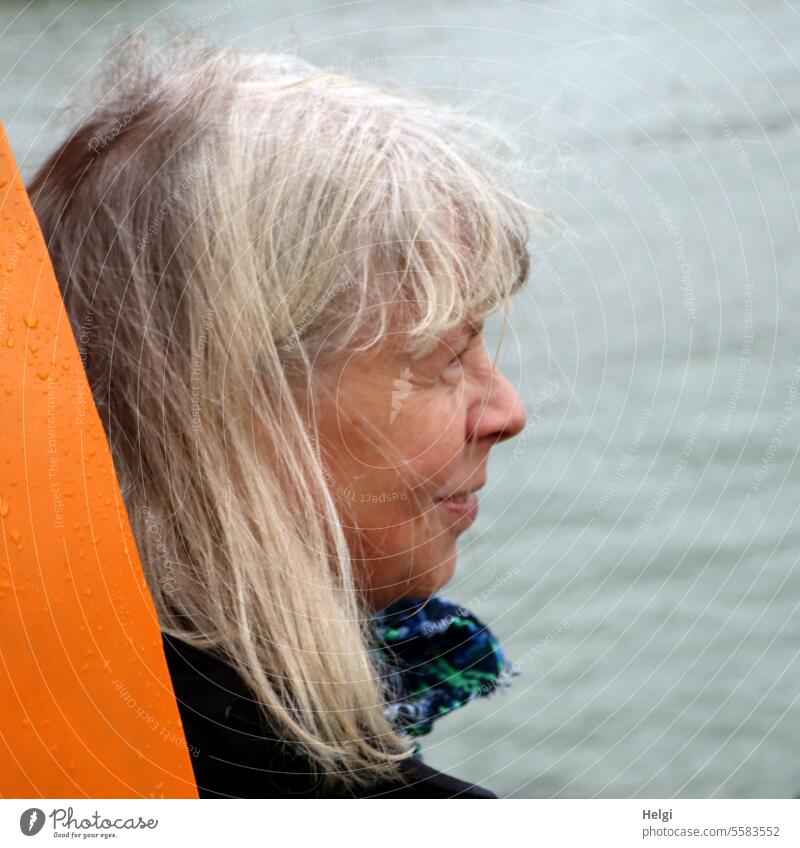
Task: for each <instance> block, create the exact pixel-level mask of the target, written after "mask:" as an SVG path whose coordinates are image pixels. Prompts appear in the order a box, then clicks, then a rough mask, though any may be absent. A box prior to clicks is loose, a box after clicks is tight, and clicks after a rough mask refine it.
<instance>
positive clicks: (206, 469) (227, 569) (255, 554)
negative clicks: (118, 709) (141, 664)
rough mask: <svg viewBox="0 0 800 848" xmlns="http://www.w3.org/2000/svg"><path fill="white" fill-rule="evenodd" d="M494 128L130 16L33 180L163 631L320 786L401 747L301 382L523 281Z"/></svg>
mask: <svg viewBox="0 0 800 848" xmlns="http://www.w3.org/2000/svg"><path fill="white" fill-rule="evenodd" d="M502 145H503V139H502V136H501V135H497V134H495V133H494V131H493V130H492V129H491V128H490V127H487V126H485V125H484V124H482V123H481V122H480V121H477V120H475V119H473V118H471V117H469V116H468V115H466V114H462V113H460V112H459V111H457V110H453V109H448V108H444V107H441V106H438V105H435V104H433V103H428V102H425V101H423V100H421V99H413V98H410V97H406V96H401V95H400V94H397V93H394V92H392V91H390V90H385V89H382V88H380V87H377V86H373V85H368V84H366V83H362V82H359V81H356V80H354V79H351V78H348V77H346V76H343V75H340V74H338V73H332V72H329V71H325V70H320V69H317V68H314V67H313V66H311V65H309V64H307V63H306V62H304V61H301V60H300V59H297V58H295V57H291V56H288V55H283V54H269V53H259V52H245V51H240V50H236V49H232V48H220V47H215V46H212V45H211V44H209V43H208V42H207V41H205V40H204V39H201V38H199V37H197V36H185V37H182V38H179V39H176V40H173V42H172V43H170V44H169V45H166V46H162V47H159V48H155V47H154V46H153V45H152V43H151V41H150V40H149V39H147V38H144V37H142V36H140V35H130V36H127V37H126V38H125V39H123V41H122V42H121V43H120V44H119V45H118V46H117V47H116V48H115V50H114V58H113V60H112V61H111V62H109V63H108V65H107V68H106V72H105V74H104V75H103V76H102V77H101V79H100V82H99V90H98V92H97V97H96V98H95V102H94V103H93V104H92V108H91V111H90V114H89V116H88V117H87V118H86V120H85V121H83V122H82V123H81V124H80V126H78V128H77V129H76V130H75V131H74V132H73V133H72V134H71V135H70V137H69V138H68V139H67V140H66V141H65V142H64V143H63V144H62V145H61V146H59V147H58V149H57V150H56V151H55V152H54V153H53V154H52V156H51V157H50V158H49V159H48V161H46V162H45V164H44V165H43V166H42V167H41V169H40V170H39V171H38V173H37V174H36V176H35V177H34V179H33V181H32V183H31V185H30V186H29V193H30V196H31V199H32V202H33V206H34V209H35V212H36V215H37V217H38V219H39V222H40V224H41V226H42V229H43V232H44V235H45V239H46V241H47V244H48V247H49V251H50V255H51V257H52V259H53V264H54V266H55V271H56V276H57V278H58V280H59V283H60V285H61V289H62V293H63V296H64V300H65V303H66V307H67V310H68V313H69V316H70V321H71V324H72V327H73V330H74V332H75V335H76V337H77V338H78V340H79V346H80V350H81V355H82V358H83V359H84V362H85V368H86V372H87V375H88V378H89V383H90V386H91V389H92V393H93V396H94V400H95V402H96V404H97V407H98V409H99V412H100V417H101V420H102V421H103V424H104V427H105V429H106V433H107V436H108V439H109V442H110V445H111V451H112V455H113V459H114V463H115V467H116V470H117V473H118V476H119V480H120V484H121V487H122V493H123V497H124V500H125V505H126V507H127V511H128V515H129V516H130V520H131V523H132V526H133V530H134V534H135V538H136V542H137V545H138V549H139V553H140V556H141V560H142V563H143V567H144V569H145V574H146V578H147V581H148V585H149V588H150V591H151V594H152V597H153V600H154V602H155V606H156V610H157V613H158V616H159V620H160V624H161V627H162V629H163V630H164V631H165V632H167V633H168V634H171V635H173V636H175V637H178V638H180V639H183V640H185V641H187V642H190V643H191V644H193V645H195V646H197V647H199V648H201V649H205V650H209V651H212V652H214V653H215V654H216V655H217V656H219V657H221V658H222V659H224V660H225V661H226V662H228V663H230V664H231V665H232V666H234V667H235V669H236V670H237V671H238V672H239V673H240V674H241V676H242V678H243V679H244V681H245V682H246V683H247V684H248V685H249V686H250V688H251V689H252V691H253V693H254V694H255V696H256V697H257V698H258V701H259V703H260V704H261V706H262V709H263V713H264V717H265V719H266V721H267V723H268V726H269V727H270V728H272V729H273V730H274V731H275V732H276V733H278V734H279V735H282V736H283V737H285V738H286V739H289V740H290V741H292V742H293V743H295V744H296V745H297V746H298V747H299V749H300V750H302V751H303V752H304V753H305V754H306V755H307V756H308V757H309V759H310V761H311V763H312V764H313V765H314V766H315V767H316V768H317V769H318V771H319V773H320V774H321V775H323V776H324V779H325V780H326V781H328V782H329V783H330V784H339V785H341V784H345V785H348V786H355V785H367V784H369V783H371V782H373V781H375V780H377V779H387V778H397V777H398V776H399V771H398V761H399V760H402V759H403V758H405V757H408V756H409V755H410V754H411V753H412V751H413V746H412V744H411V742H410V741H409V739H408V738H407V737H406V736H405V735H404V734H402V733H399V732H398V731H397V730H396V729H395V728H393V727H392V726H391V725H390V724H389V723H388V722H387V720H386V718H385V717H384V712H383V709H384V706H385V703H386V700H387V697H388V694H387V692H386V691H385V690H384V688H383V686H382V683H381V679H380V674H379V669H378V667H377V666H376V663H375V661H374V659H373V658H372V655H371V653H370V650H369V649H370V647H371V644H372V643H371V633H370V630H369V627H368V625H367V615H368V610H366V609H365V608H364V605H363V601H362V600H361V595H360V593H359V592H358V591H357V587H356V585H355V582H354V575H353V568H352V562H351V551H349V550H348V545H347V543H346V540H345V536H344V533H343V530H342V527H341V522H340V521H339V516H338V514H337V511H336V503H335V499H334V497H333V496H332V493H331V491H330V486H329V480H328V476H329V475H327V473H326V469H325V468H324V466H323V462H322V460H321V456H320V452H319V445H318V444H317V441H316V439H315V437H314V433H313V432H310V428H309V427H308V422H307V419H306V418H304V415H303V413H302V410H301V407H302V405H303V403H304V400H303V399H304V398H305V402H308V399H309V398H312V399H313V396H314V391H315V389H314V386H315V385H316V384H317V383H316V380H317V375H319V374H323V373H325V368H326V365H327V364H332V363H336V362H337V361H339V359H340V358H341V357H342V356H343V355H345V354H348V353H352V352H353V351H355V350H366V349H369V348H370V347H371V346H373V345H375V344H380V343H381V341H382V340H383V339H385V338H386V336H387V333H390V332H394V331H396V330H398V329H401V330H402V331H403V333H405V334H406V335H405V338H407V339H408V340H409V343H410V345H411V346H412V348H413V349H414V351H415V352H416V354H417V355H423V354H424V353H425V352H426V351H427V350H430V348H431V346H432V345H433V343H434V342H435V340H436V338H437V337H438V336H440V335H441V334H442V333H444V332H446V331H447V330H449V329H451V328H453V327H455V326H456V325H457V324H458V323H459V322H460V321H461V320H463V318H464V317H465V316H467V315H471V316H481V315H488V314H490V313H492V312H494V311H495V310H498V309H500V308H502V307H504V306H505V305H506V304H507V302H508V299H509V297H510V296H511V294H512V293H513V292H514V291H515V290H516V289H517V288H519V286H520V285H522V283H523V282H524V281H525V279H526V277H527V274H528V262H529V255H528V247H527V245H528V241H529V239H530V222H531V220H532V219H533V213H535V212H537V210H534V209H533V208H532V207H531V206H529V205H527V204H526V203H524V202H522V201H521V200H519V199H517V198H516V196H515V194H514V192H513V190H512V189H511V187H510V184H509V183H508V181H507V180H506V178H505V177H504V176H503V171H502V166H498V162H499V161H500V160H501V159H502V156H501V155H500V154H501V153H502V150H503V149H506V148H503V147H502ZM498 151H499V152H498Z"/></svg>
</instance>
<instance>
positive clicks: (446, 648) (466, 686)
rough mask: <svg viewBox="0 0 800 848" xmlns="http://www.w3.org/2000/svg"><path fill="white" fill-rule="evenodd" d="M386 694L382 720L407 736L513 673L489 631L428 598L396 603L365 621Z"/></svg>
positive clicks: (440, 601)
mask: <svg viewBox="0 0 800 848" xmlns="http://www.w3.org/2000/svg"><path fill="white" fill-rule="evenodd" d="M371 623H372V625H373V630H374V633H375V636H376V639H377V642H378V646H377V648H375V649H374V650H375V652H376V654H377V657H378V659H379V661H380V662H379V664H380V666H381V668H382V678H383V680H384V682H385V684H386V687H387V691H388V693H389V694H388V702H387V706H386V708H385V713H386V717H387V719H389V721H390V722H391V723H392V724H393V725H395V726H396V727H397V728H398V729H400V730H402V731H404V732H406V733H407V734H409V735H411V736H423V735H425V734H426V733H430V731H431V730H432V728H433V722H434V721H435V720H436V719H437V718H440V717H441V716H443V715H446V714H447V713H450V712H452V711H453V710H455V709H458V708H459V707H462V706H463V705H464V704H466V703H468V702H469V701H471V700H473V699H474V698H477V697H481V696H485V695H489V694H490V693H492V692H494V691H495V690H496V689H500V690H503V689H506V688H507V687H508V686H509V685H510V681H509V678H510V677H512V676H516V675H518V674H519V670H518V669H516V668H515V667H514V666H513V665H512V664H511V663H510V662H508V661H507V660H506V658H505V654H504V652H503V649H502V647H501V646H500V643H499V642H498V641H497V639H496V638H495V636H494V634H493V633H492V632H491V631H490V630H489V628H488V627H487V626H486V625H485V624H483V623H482V622H481V621H480V620H479V619H478V618H477V617H476V616H475V615H473V614H472V613H471V612H470V611H469V610H467V609H465V608H464V607H462V606H458V605H457V604H454V603H451V602H450V601H446V600H444V598H440V597H438V596H436V595H434V596H433V597H431V598H426V599H424V600H410V599H403V600H400V601H396V602H395V603H393V604H391V605H390V606H388V607H386V608H385V609H383V610H381V611H380V612H378V613H376V614H375V615H374V616H372V618H371Z"/></svg>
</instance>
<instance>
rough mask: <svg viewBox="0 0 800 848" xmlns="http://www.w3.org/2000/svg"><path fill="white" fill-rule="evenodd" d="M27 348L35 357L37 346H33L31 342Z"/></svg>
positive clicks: (37, 350)
mask: <svg viewBox="0 0 800 848" xmlns="http://www.w3.org/2000/svg"><path fill="white" fill-rule="evenodd" d="M28 347H29V348H30V350H31V353H32V354H33V355H34V356H36V354H37V353H38V352H39V345H37V344H34V343H33V342H31V343H30V344H29V345H28Z"/></svg>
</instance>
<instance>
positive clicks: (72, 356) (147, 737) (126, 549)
mask: <svg viewBox="0 0 800 848" xmlns="http://www.w3.org/2000/svg"><path fill="white" fill-rule="evenodd" d="M87 331H88V332H102V331H103V330H102V329H101V328H97V329H95V328H87ZM0 434H2V438H1V439H0V796H3V797H26V798H27V797H31V798H32V797H44V798H48V797H50V798H73V797H89V798H135V797H162V796H163V797H167V798H189V797H191V798H196V797H197V787H196V786H195V782H194V776H193V772H192V764H191V759H190V756H189V752H188V749H187V745H186V739H185V737H184V734H183V728H182V726H181V722H180V716H179V714H178V707H177V703H176V701H175V696H174V693H173V690H172V684H171V682H170V677H169V672H168V669H167V665H166V660H165V659H164V653H163V649H162V644H161V634H160V631H159V627H158V621H157V618H156V614H155V610H154V608H153V603H152V600H151V598H150V595H149V592H148V589H147V585H146V583H145V580H144V576H143V572H142V567H141V563H140V562H139V556H138V553H137V550H136V545H135V543H134V539H133V535H132V533H131V528H130V525H129V523H128V517H127V514H126V512H125V507H124V504H123V501H122V497H121V495H120V490H119V485H118V483H117V478H116V475H115V472H114V467H113V463H112V461H111V453H110V450H109V446H108V442H107V440H106V437H105V433H104V431H103V427H102V424H101V423H100V419H99V417H98V414H97V410H96V408H95V406H94V402H93V400H92V395H91V391H90V389H89V385H88V383H87V380H86V375H85V373H84V370H83V365H82V363H81V360H80V357H79V354H78V347H77V344H76V341H75V338H74V336H73V333H72V329H71V327H70V324H69V320H68V318H67V315H66V311H65V309H64V305H63V301H62V299H61V293H60V290H59V288H58V283H57V282H56V278H55V275H54V273H53V267H52V265H51V263H50V257H49V256H48V255H47V249H46V245H45V243H44V239H43V237H42V234H41V231H40V229H39V225H38V222H37V220H36V216H35V215H34V212H33V209H32V208H31V205H30V201H29V199H28V195H27V192H26V190H25V186H24V184H23V182H22V179H21V177H20V174H19V172H18V170H17V167H16V165H15V162H14V158H13V156H12V153H11V148H10V146H9V144H8V139H7V137H6V134H5V131H4V130H3V127H2V125H1V124H0Z"/></svg>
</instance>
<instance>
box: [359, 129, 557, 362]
mask: <svg viewBox="0 0 800 848" xmlns="http://www.w3.org/2000/svg"><path fill="white" fill-rule="evenodd" d="M415 140H416V141H417V143H416V144H415V145H414V149H413V150H411V149H409V147H408V141H407V140H405V141H406V144H402V143H401V142H396V143H395V149H394V151H393V152H394V154H395V155H389V156H387V157H386V160H385V162H386V166H387V168H386V169H387V171H388V174H385V175H383V178H382V188H381V191H380V195H381V199H382V203H381V208H380V209H379V214H377V215H371V216H367V217H368V219H369V220H370V222H371V224H372V226H373V229H372V248H371V250H370V257H369V260H368V265H369V267H370V268H371V269H373V272H374V270H375V269H380V271H379V273H378V274H373V289H374V294H375V295H377V297H376V298H370V301H371V302H370V304H369V309H368V310H366V313H367V314H368V315H369V320H368V324H369V330H368V331H367V332H366V338H367V339H368V340H367V342H366V343H365V344H363V345H361V347H360V348H359V349H361V350H364V349H367V348H369V347H370V346H372V344H374V343H375V342H376V341H377V340H378V339H379V338H380V337H381V336H382V335H383V334H385V333H386V332H391V333H401V334H404V335H405V336H407V345H406V347H408V349H410V351H411V352H412V354H413V356H415V357H421V356H424V355H426V354H427V353H429V352H430V351H431V350H432V349H433V348H434V347H435V345H436V342H437V340H438V338H439V337H440V336H441V335H442V334H444V333H446V332H448V331H449V330H451V329H453V328H454V327H456V326H457V325H458V324H460V323H461V322H462V321H463V320H464V319H465V318H472V319H474V320H480V319H481V318H484V317H486V316H488V315H490V314H492V313H493V312H496V311H497V310H499V309H501V308H502V307H504V306H505V305H506V304H507V302H508V300H509V298H510V297H511V296H512V295H513V294H514V293H515V292H516V291H518V290H519V289H520V288H521V287H522V285H523V284H524V283H525V282H526V280H527V277H528V273H529V270H530V254H529V250H528V243H529V240H530V236H531V232H530V229H531V223H532V220H533V217H534V216H535V215H536V214H538V213H539V212H540V210H538V209H536V208H534V207H532V206H530V205H529V204H527V203H526V202H524V201H522V200H521V199H519V198H517V197H515V196H514V195H512V194H511V193H509V192H506V191H505V190H504V189H503V188H502V177H503V175H502V174H500V175H497V174H493V175H492V174H489V173H486V172H485V171H484V170H483V169H482V168H481V167H480V164H481V163H480V162H479V161H476V159H477V158H478V157H477V156H475V155H474V154H473V158H472V159H470V158H467V154H466V153H465V151H464V150H457V149H456V148H454V147H453V146H452V145H450V144H449V143H445V142H443V141H442V140H441V139H440V137H431V136H428V137H427V138H425V139H424V141H425V144H423V145H420V144H419V139H415ZM493 177H494V178H493ZM376 219H377V221H378V222H379V225H378V228H377V229H378V234H379V238H378V239H377V243H375V242H376V239H375V223H376ZM362 220H365V219H362ZM364 235H365V236H366V233H365V234H364ZM376 282H377V285H375V283H376ZM360 312H361V310H360ZM365 318H366V315H365ZM351 329H352V330H354V331H355V328H354V327H351ZM361 337H362V338H364V336H363V335H362V336H361Z"/></svg>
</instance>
